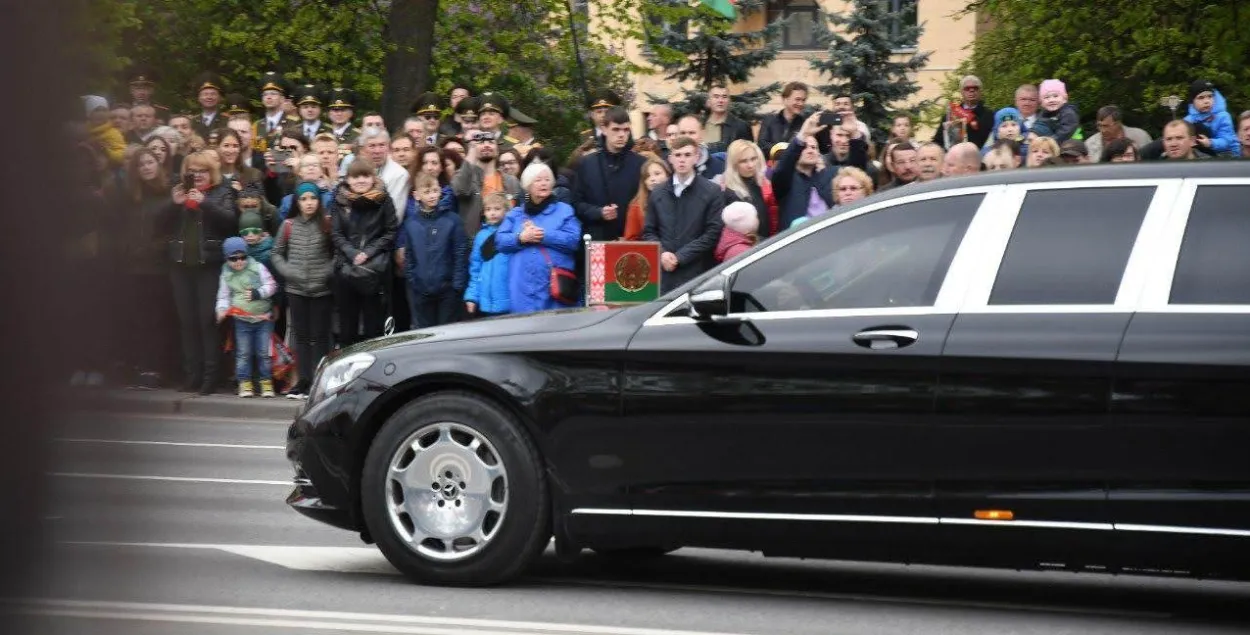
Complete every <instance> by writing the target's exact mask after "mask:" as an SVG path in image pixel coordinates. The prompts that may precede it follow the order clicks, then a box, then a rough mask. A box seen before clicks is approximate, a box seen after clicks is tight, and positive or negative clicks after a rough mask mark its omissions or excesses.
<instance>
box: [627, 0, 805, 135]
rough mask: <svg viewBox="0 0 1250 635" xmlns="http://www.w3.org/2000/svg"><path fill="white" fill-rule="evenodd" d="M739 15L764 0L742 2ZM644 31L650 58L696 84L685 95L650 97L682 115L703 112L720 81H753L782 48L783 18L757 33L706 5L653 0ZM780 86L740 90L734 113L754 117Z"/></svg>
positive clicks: (672, 76) (669, 73) (681, 79)
mask: <svg viewBox="0 0 1250 635" xmlns="http://www.w3.org/2000/svg"><path fill="white" fill-rule="evenodd" d="M736 6H737V9H738V16H739V19H740V20H741V19H743V18H749V17H750V16H753V15H755V14H758V13H759V12H761V11H763V10H764V9H765V8H766V6H767V3H766V2H765V0H738V2H737V3H736ZM642 26H643V31H644V35H645V37H646V40H645V41H646V42H647V56H648V57H649V59H650V61H651V62H652V63H653V64H654V65H656V66H658V67H659V68H661V69H662V72H663V73H664V75H665V78H666V79H669V80H673V81H676V82H682V83H683V84H687V85H691V86H692V88H690V89H687V90H684V91H683V93H682V96H681V98H680V99H678V100H675V101H670V100H668V99H666V98H664V97H657V96H654V95H647V97H648V99H649V101H651V103H656V104H659V103H669V104H671V105H672V106H673V110H674V113H675V114H677V115H678V116H680V115H683V114H686V113H690V112H696V113H697V112H701V111H702V110H703V108H704V103H705V100H706V97H707V90H708V89H709V88H710V87H711V86H713V85H714V84H717V83H724V84H726V85H733V84H740V83H743V82H746V81H748V80H749V79H750V78H751V74H752V73H754V72H755V69H757V68H760V67H763V66H767V65H769V64H771V63H772V62H773V60H775V59H776V58H777V53H778V52H779V51H780V50H781V43H780V37H781V30H782V28H784V26H785V25H784V23H783V22H782V21H775V22H772V23H770V24H768V25H767V26H765V27H764V28H763V29H760V30H758V31H745V32H738V31H735V30H734V27H735V21H734V20H730V19H728V18H725V17H724V16H722V15H721V14H719V13H717V12H716V11H714V10H712V9H711V8H709V7H707V6H706V5H704V4H702V3H695V4H691V3H690V2H688V1H686V0H654V1H652V2H648V3H647V5H646V8H645V21H644V22H643V25H642ZM780 89H781V84H777V83H774V84H771V85H769V86H764V87H761V88H758V89H755V90H751V91H748V92H744V93H740V94H737V95H734V96H733V99H732V100H731V104H730V109H731V112H732V113H733V114H734V115H735V116H737V117H740V118H742V119H745V120H747V121H750V120H752V119H755V118H756V116H757V115H756V113H757V112H758V110H759V108H760V106H761V105H763V104H764V103H765V102H767V101H768V100H769V98H770V97H771V96H772V94H773V93H775V92H777V91H778V90H780Z"/></svg>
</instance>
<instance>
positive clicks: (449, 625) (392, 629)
mask: <svg viewBox="0 0 1250 635" xmlns="http://www.w3.org/2000/svg"><path fill="white" fill-rule="evenodd" d="M0 603H3V604H8V605H10V606H13V607H14V609H15V610H16V611H17V612H22V613H27V614H35V615H56V616H66V617H92V618H104V619H120V620H143V621H165V622H184V623H200V624H234V625H240V626H277V627H285V628H304V629H321V630H338V631H352V632H366V633H413V634H416V635H543V634H550V633H580V634H585V635H730V634H728V633H714V632H704V631H679V630H669V629H654V628H633V627H617V626H598V625H589V624H558V623H550V622H522V621H513V620H488V619H477V618H458V617H431V616H423V615H387V614H378V613H345V612H337V611H304V610H296V609H267V608H250V607H232V606H195V605H188V604H148V603H137V602H95V601H83V600H52V599H38V600H16V599H11V600H3V601H0Z"/></svg>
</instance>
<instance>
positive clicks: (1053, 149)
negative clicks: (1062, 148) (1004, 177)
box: [1025, 137, 1059, 168]
mask: <svg viewBox="0 0 1250 635" xmlns="http://www.w3.org/2000/svg"><path fill="white" fill-rule="evenodd" d="M1058 157H1059V144H1058V143H1056V142H1055V140H1054V139H1053V138H1051V137H1038V138H1036V139H1033V140H1031V141H1029V157H1028V159H1027V160H1026V163H1025V167H1030V168H1040V167H1044V166H1045V165H1046V160H1047V159H1056V158H1058Z"/></svg>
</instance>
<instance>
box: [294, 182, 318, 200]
mask: <svg viewBox="0 0 1250 635" xmlns="http://www.w3.org/2000/svg"><path fill="white" fill-rule="evenodd" d="M305 194H313V195H317V196H320V195H321V188H319V187H317V184H316V183H313V182H312V181H300V183H299V185H296V186H295V200H297V201H298V200H299V197H301V196H303V195H305Z"/></svg>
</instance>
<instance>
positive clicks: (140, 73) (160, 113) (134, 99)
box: [126, 64, 170, 123]
mask: <svg viewBox="0 0 1250 635" xmlns="http://www.w3.org/2000/svg"><path fill="white" fill-rule="evenodd" d="M126 75H127V77H126V84H127V86H128V88H129V89H130V103H131V104H133V105H134V106H151V107H152V110H154V111H155V113H154V116H155V117H156V121H159V122H161V123H165V122H167V121H169V114H170V113H169V108H167V107H165V106H162V105H160V104H158V103H156V102H155V101H153V100H152V98H153V96H154V95H155V93H156V82H157V80H158V78H157V76H156V72H155V71H153V70H152V69H151V68H150V67H149V66H147V65H145V64H136V65H135V66H132V67H131V68H130V71H129V72H128V73H127V74H126ZM132 107H133V106H132Z"/></svg>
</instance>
